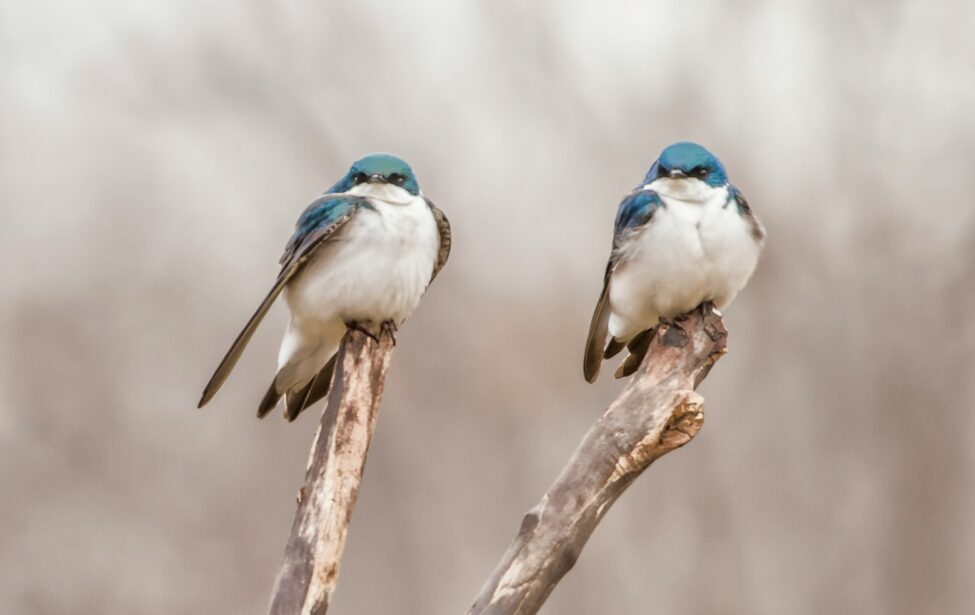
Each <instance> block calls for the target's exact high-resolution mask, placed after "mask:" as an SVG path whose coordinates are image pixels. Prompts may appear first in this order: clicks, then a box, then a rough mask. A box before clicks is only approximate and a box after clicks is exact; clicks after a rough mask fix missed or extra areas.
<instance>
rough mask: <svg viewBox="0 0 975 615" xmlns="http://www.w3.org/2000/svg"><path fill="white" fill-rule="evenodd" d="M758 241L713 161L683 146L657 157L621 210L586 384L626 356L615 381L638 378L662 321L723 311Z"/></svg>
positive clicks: (758, 231)
mask: <svg viewBox="0 0 975 615" xmlns="http://www.w3.org/2000/svg"><path fill="white" fill-rule="evenodd" d="M765 237H766V233H765V228H764V227H763V226H762V223H761V222H760V221H759V219H758V217H757V216H756V215H755V213H754V212H753V211H752V208H751V206H750V205H749V204H748V201H747V200H745V197H744V195H743V194H742V193H741V191H740V190H739V189H738V188H736V187H735V186H733V185H732V184H731V183H729V181H728V174H727V171H726V170H725V167H724V165H722V164H721V161H720V160H718V158H717V157H716V156H715V155H714V154H712V153H711V152H709V151H708V150H707V149H705V148H704V147H703V146H701V145H699V144H697V143H691V142H687V141H682V142H678V143H673V144H671V145H669V146H667V147H666V148H664V150H663V151H662V152H661V153H660V156H659V157H658V158H657V160H655V161H654V163H653V165H652V166H651V167H650V170H649V171H648V172H647V174H646V176H645V177H644V179H643V182H642V183H641V184H640V185H639V186H637V187H636V188H635V189H634V190H633V191H632V192H631V193H630V194H628V195H627V196H625V197H624V198H623V200H622V201H621V202H620V204H619V208H618V210H617V213H616V223H615V226H614V230H613V247H612V250H611V251H610V257H609V262H608V263H607V264H606V271H605V274H604V276H603V290H602V293H601V294H600V296H599V300H598V301H597V302H596V308H595V310H594V312H593V316H592V321H591V323H590V325H589V336H588V338H587V340H586V350H585V357H584V359H583V374H584V376H585V378H586V380H587V381H588V382H595V381H596V379H597V378H598V377H599V369H600V366H601V364H602V362H603V360H605V359H609V358H612V357H614V356H615V355H617V354H618V353H619V352H620V351H622V350H623V348H624V347H625V348H627V350H628V351H629V352H628V356H627V357H626V359H625V360H624V361H623V363H621V364H620V366H619V368H618V369H617V371H616V377H617V378H623V377H626V376H629V375H630V374H632V373H633V372H635V371H636V369H637V368H638V367H639V366H640V363H641V361H642V360H643V357H644V355H645V354H646V352H647V349H648V348H649V344H650V340H651V339H652V337H653V336H652V333H653V330H654V328H655V327H656V326H657V325H659V324H660V323H661V322H663V323H666V324H673V323H674V319H679V318H680V317H681V316H683V315H685V314H687V313H688V312H690V311H691V310H693V309H695V308H696V307H698V306H701V305H704V306H706V307H713V308H717V309H719V310H723V309H725V308H726V307H727V306H728V304H730V303H731V301H732V300H733V299H734V298H735V295H737V294H738V292H739V291H740V290H741V289H742V288H743V287H744V286H745V284H746V283H747V282H748V279H749V278H750V277H751V275H752V273H753V272H754V271H755V267H756V265H757V264H758V258H759V254H760V253H761V251H762V248H763V247H764V245H765ZM678 326H679V323H678Z"/></svg>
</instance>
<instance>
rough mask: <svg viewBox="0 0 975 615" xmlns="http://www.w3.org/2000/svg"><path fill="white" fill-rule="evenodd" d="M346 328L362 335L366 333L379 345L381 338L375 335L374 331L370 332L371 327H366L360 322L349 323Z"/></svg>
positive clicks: (351, 321)
mask: <svg viewBox="0 0 975 615" xmlns="http://www.w3.org/2000/svg"><path fill="white" fill-rule="evenodd" d="M345 327H346V328H347V329H349V330H350V331H359V332H361V333H365V334H366V335H367V336H369V337H370V338H371V339H372V341H374V342H376V343H377V344H378V343H379V337H378V336H377V335H375V334H374V333H373V332H372V331H370V330H369V327H366V326H365V325H363V324H362V323H360V322H359V321H358V320H350V321H347V322H346V323H345Z"/></svg>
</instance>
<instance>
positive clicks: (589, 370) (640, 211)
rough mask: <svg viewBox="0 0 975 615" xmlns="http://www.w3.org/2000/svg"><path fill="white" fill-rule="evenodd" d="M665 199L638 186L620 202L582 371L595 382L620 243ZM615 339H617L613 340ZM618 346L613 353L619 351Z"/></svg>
mask: <svg viewBox="0 0 975 615" xmlns="http://www.w3.org/2000/svg"><path fill="white" fill-rule="evenodd" d="M663 206H664V202H663V200H661V198H660V195H658V194H657V193H656V192H654V191H653V190H642V189H641V190H636V191H634V192H632V193H630V194H629V195H627V196H626V198H624V199H623V201H622V202H620V206H619V209H618V210H617V212H616V224H615V228H614V232H613V249H612V251H611V252H610V255H609V262H608V263H606V273H605V275H604V276H603V290H602V292H601V293H600V295H599V301H597V302H596V309H595V310H594V311H593V315H592V321H590V323H589V337H588V338H587V339H586V352H585V355H584V356H583V362H582V372H583V375H584V376H585V377H586V381H588V382H595V381H596V378H598V377H599V367H600V365H602V362H603V358H604V355H606V354H609V353H607V352H606V351H607V346H606V338H607V337H608V335H609V285H610V282H611V277H612V274H613V270H614V269H615V268H616V265H617V264H618V263H619V260H620V247H621V245H622V240H623V238H624V237H625V236H627V235H629V234H632V233H633V231H634V230H636V229H639V228H641V227H643V226H645V225H646V224H647V223H648V222H650V220H651V219H653V214H654V212H655V211H656V210H657V209H658V208H659V207H663ZM611 342H615V340H611ZM618 350H619V349H616V348H615V346H614V349H613V352H612V354H615V352H618Z"/></svg>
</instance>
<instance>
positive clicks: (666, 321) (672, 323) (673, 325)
mask: <svg viewBox="0 0 975 615" xmlns="http://www.w3.org/2000/svg"><path fill="white" fill-rule="evenodd" d="M659 320H660V324H661V325H664V326H665V327H667V328H669V329H679V330H680V331H681V333H687V331H685V330H684V327H682V326H681V325H680V323H682V322H684V321H685V320H687V314H681V315H680V316H678V317H677V318H665V317H663V316H661V317H660V319H659Z"/></svg>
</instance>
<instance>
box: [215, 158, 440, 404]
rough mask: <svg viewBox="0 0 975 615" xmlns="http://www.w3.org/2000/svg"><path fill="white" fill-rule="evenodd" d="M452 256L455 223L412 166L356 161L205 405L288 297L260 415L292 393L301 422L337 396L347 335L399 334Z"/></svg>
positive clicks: (309, 227)
mask: <svg viewBox="0 0 975 615" xmlns="http://www.w3.org/2000/svg"><path fill="white" fill-rule="evenodd" d="M449 253H450V223H449V222H447V218H446V216H444V214H443V212H441V211H440V210H439V209H437V207H436V206H434V204H433V203H432V202H430V201H429V200H428V199H426V198H425V197H424V196H423V194H422V193H421V192H420V186H419V184H418V183H417V181H416V176H414V175H413V170H412V169H411V168H410V165H408V164H406V162H405V161H403V160H401V159H399V158H397V157H396V156H391V155H389V154H371V155H369V156H366V157H365V158H362V159H361V160H358V161H356V162H355V163H354V164H353V165H352V168H350V169H349V171H348V173H346V174H345V177H343V178H342V179H341V180H339V181H338V183H336V184H335V185H334V186H332V187H331V188H329V189H328V191H327V192H326V193H325V194H324V195H322V196H321V197H320V198H318V199H317V200H315V201H314V202H312V204H311V205H309V206H308V208H307V209H305V211H304V213H302V214H301V217H299V218H298V223H297V224H296V225H295V232H294V235H292V236H291V239H290V240H289V241H288V243H287V245H286V246H285V248H284V255H282V256H281V261H280V262H281V272H280V273H279V274H278V277H277V280H275V282H274V286H272V287H271V290H270V292H268V294H267V296H266V297H265V298H264V301H263V302H262V303H261V305H260V306H259V307H258V308H257V311H256V312H254V315H253V316H251V319H250V320H249V321H247V324H246V325H245V326H244V330H243V331H241V332H240V335H238V336H237V339H236V340H235V341H234V343H233V345H232V346H231V347H230V350H229V351H227V355H226V356H225V357H224V358H223V361H221V363H220V365H219V367H217V370H216V372H214V374H213V377H212V378H210V382H209V383H208V384H207V386H206V389H204V391H203V397H202V398H201V399H200V404H199V407H201V408H202V407H203V405H204V404H206V403H207V402H208V401H210V400H211V399H212V398H213V396H214V395H215V394H216V393H217V391H218V390H219V389H220V386H221V385H222V384H223V383H224V381H225V380H226V379H227V376H228V375H230V372H231V370H233V368H234V365H236V364H237V360H238V359H239V358H240V355H241V353H242V352H243V351H244V347H246V346H247V342H248V341H250V339H251V336H252V335H253V334H254V331H255V330H256V329H257V326H258V325H259V324H260V323H261V320H262V319H263V318H264V316H265V314H267V311H268V309H269V308H270V307H271V304H272V303H274V300H275V299H276V298H277V297H278V295H279V294H281V292H282V291H283V292H284V298H285V301H286V302H287V304H288V309H289V311H290V312H291V320H290V322H289V323H288V328H287V330H286V331H285V334H284V340H282V342H281V349H280V351H279V352H278V372H277V375H275V377H274V380H272V381H271V386H270V388H268V391H267V394H266V395H265V396H264V399H263V400H262V401H261V404H260V406H258V409H257V416H258V417H264V415H266V414H267V413H268V412H270V411H271V410H272V409H273V408H274V407H275V406H276V405H277V403H278V400H279V399H280V398H281V396H282V395H284V396H285V405H286V406H287V408H286V411H285V416H286V417H287V419H288V420H289V421H293V420H294V419H295V418H297V416H298V414H299V413H300V412H301V411H302V410H304V409H305V408H307V407H308V406H310V405H312V404H313V403H315V402H316V401H318V400H319V399H321V398H322V397H324V396H325V395H326V394H327V393H328V389H329V386H330V383H331V380H332V372H333V371H334V369H335V355H336V352H337V351H338V347H339V343H340V342H341V341H342V337H343V336H344V335H345V332H346V330H347V329H348V328H357V329H362V330H364V331H366V332H367V333H369V334H370V335H373V336H374V335H376V334H377V333H378V332H379V330H380V329H381V328H387V329H389V330H390V331H391V332H392V331H395V330H396V328H397V327H399V325H401V324H402V323H403V321H404V320H406V318H407V317H408V316H409V315H410V314H411V313H412V312H413V310H414V309H415V308H416V306H417V304H418V303H419V302H420V297H421V296H422V295H423V293H424V291H426V289H427V286H429V284H430V282H432V281H433V278H434V277H436V275H437V273H439V271H440V270H441V269H442V268H443V266H444V264H445V263H446V262H447V256H448V254H449Z"/></svg>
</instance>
